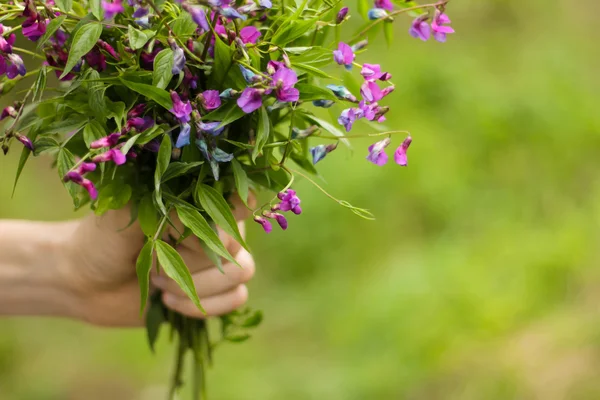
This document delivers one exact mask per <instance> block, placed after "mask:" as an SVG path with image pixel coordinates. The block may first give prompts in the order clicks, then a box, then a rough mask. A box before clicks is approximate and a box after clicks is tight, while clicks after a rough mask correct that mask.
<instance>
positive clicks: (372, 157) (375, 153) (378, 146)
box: [367, 138, 391, 167]
mask: <svg viewBox="0 0 600 400" xmlns="http://www.w3.org/2000/svg"><path fill="white" fill-rule="evenodd" d="M390 143H391V140H390V139H389V138H385V139H383V140H381V141H379V142H377V143H375V144H372V145H371V146H369V155H368V156H367V160H369V161H371V162H372V163H373V164H375V165H379V166H380V167H381V166H383V165H385V164H387V162H388V155H387V154H385V148H386V147H388V146H389V145H390Z"/></svg>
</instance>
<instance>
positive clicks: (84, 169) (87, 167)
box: [75, 162, 96, 175]
mask: <svg viewBox="0 0 600 400" xmlns="http://www.w3.org/2000/svg"><path fill="white" fill-rule="evenodd" d="M95 170H96V164H94V163H88V162H84V163H81V165H80V166H79V167H77V169H76V170H75V171H76V172H77V173H79V174H81V175H84V174H86V173H88V172H92V171H95Z"/></svg>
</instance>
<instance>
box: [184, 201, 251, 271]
mask: <svg viewBox="0 0 600 400" xmlns="http://www.w3.org/2000/svg"><path fill="white" fill-rule="evenodd" d="M175 208H176V209H177V215H178V216H179V219H180V220H181V222H182V223H183V225H185V226H186V227H188V228H190V230H191V231H192V233H193V234H194V235H195V236H196V237H197V238H199V239H200V240H202V241H203V242H204V243H205V244H206V246H207V247H208V248H209V249H211V250H212V251H214V252H215V253H217V254H218V255H219V256H221V257H223V258H225V259H227V260H229V261H230V262H232V263H234V264H237V265H239V264H238V262H237V261H236V260H235V258H233V256H232V255H231V254H229V251H227V249H226V248H225V245H224V244H223V242H221V239H219V235H217V233H216V232H215V231H214V230H213V229H212V227H211V226H210V224H209V223H208V222H207V221H206V219H205V218H204V217H203V216H202V214H200V213H199V212H198V211H197V210H196V209H194V208H193V207H189V206H184V205H182V204H177V205H175Z"/></svg>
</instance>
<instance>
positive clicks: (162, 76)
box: [152, 48, 173, 89]
mask: <svg viewBox="0 0 600 400" xmlns="http://www.w3.org/2000/svg"><path fill="white" fill-rule="evenodd" d="M172 70H173V50H171V49H170V48H167V49H164V50H162V51H161V52H160V53H158V54H157V55H156V58H155V59H154V73H153V74H152V86H156V87H158V88H161V89H165V88H166V87H167V86H168V85H169V83H170V82H171V79H173V73H172Z"/></svg>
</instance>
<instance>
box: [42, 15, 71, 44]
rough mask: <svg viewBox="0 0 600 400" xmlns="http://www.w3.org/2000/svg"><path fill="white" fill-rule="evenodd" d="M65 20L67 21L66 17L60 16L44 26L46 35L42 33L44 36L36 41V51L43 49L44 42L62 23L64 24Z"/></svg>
mask: <svg viewBox="0 0 600 400" xmlns="http://www.w3.org/2000/svg"><path fill="white" fill-rule="evenodd" d="M65 19H67V16H66V15H61V16H59V17H56V18H54V19H53V20H52V21H50V22H49V23H48V25H47V26H46V33H44V35H43V36H42V37H41V38H40V40H38V44H37V49H38V50H40V49H41V48H42V47H44V45H45V44H46V42H47V41H48V40H49V39H50V38H51V37H52V35H54V34H55V33H56V31H57V30H58V28H60V26H61V25H62V23H63V22H65Z"/></svg>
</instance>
